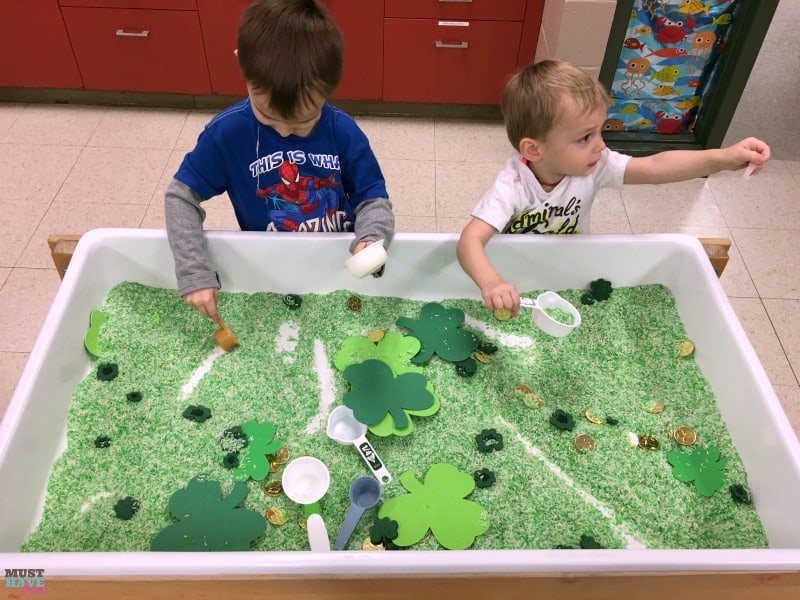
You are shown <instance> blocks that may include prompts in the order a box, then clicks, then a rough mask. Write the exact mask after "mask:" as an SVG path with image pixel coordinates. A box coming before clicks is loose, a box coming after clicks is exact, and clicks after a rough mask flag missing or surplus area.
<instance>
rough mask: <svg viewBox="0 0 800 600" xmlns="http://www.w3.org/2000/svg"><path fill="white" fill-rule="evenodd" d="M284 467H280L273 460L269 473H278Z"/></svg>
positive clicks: (270, 463)
mask: <svg viewBox="0 0 800 600" xmlns="http://www.w3.org/2000/svg"><path fill="white" fill-rule="evenodd" d="M282 466H283V465H279V464H278V463H276V462H275V461H274V460H271V461H269V472H270V473H277V472H278V471H280V470H281V467H282Z"/></svg>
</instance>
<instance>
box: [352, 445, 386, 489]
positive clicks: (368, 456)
mask: <svg viewBox="0 0 800 600" xmlns="http://www.w3.org/2000/svg"><path fill="white" fill-rule="evenodd" d="M353 445H354V446H355V447H356V450H358V453H359V454H360V455H361V458H363V459H364V462H365V463H367V466H368V467H369V470H370V471H372V474H373V475H374V476H375V478H376V479H377V480H378V481H380V482H381V485H386V484H387V483H389V482H390V481H391V480H392V476H391V475H390V474H389V470H388V469H387V468H386V467H385V466H384V464H383V462H381V459H380V457H379V456H378V453H377V452H375V449H374V448H373V447H372V445H371V444H370V443H369V441H367V438H366V437H364V436H363V435H362V436H361V437H360V438H357V439H355V440H354V441H353Z"/></svg>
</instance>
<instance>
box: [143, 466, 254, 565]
mask: <svg viewBox="0 0 800 600" xmlns="http://www.w3.org/2000/svg"><path fill="white" fill-rule="evenodd" d="M249 491H250V490H249V488H248V487H247V484H246V483H244V482H241V481H239V482H236V483H235V484H234V486H233V490H232V491H231V493H230V494H229V495H228V497H227V498H226V497H223V496H222V489H221V488H220V485H219V482H217V481H214V480H213V479H206V478H205V477H203V476H198V477H195V478H194V479H192V480H191V481H189V483H188V484H187V486H186V487H185V488H183V489H180V490H178V491H177V492H175V493H174V494H172V497H171V498H170V499H169V511H170V512H171V513H172V515H173V516H174V517H175V518H176V519H178V522H177V523H174V524H172V525H169V526H167V527H165V528H164V529H162V530H161V531H160V532H159V533H158V535H156V537H155V538H154V539H153V542H152V543H151V544H150V550H153V551H155V552H185V551H205V552H219V551H224V550H249V549H250V544H251V542H252V541H253V540H254V539H256V538H257V537H258V536H260V535H261V534H262V533H263V532H264V529H266V527H267V521H266V519H265V518H264V517H263V516H262V515H261V513H257V512H255V511H252V510H247V509H244V508H236V507H237V506H238V505H239V504H241V503H242V501H243V500H244V499H245V497H246V496H247V493H248V492H249Z"/></svg>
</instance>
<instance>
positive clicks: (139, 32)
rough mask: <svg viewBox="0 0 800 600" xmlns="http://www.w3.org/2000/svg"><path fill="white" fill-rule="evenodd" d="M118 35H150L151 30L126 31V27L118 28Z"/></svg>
mask: <svg viewBox="0 0 800 600" xmlns="http://www.w3.org/2000/svg"><path fill="white" fill-rule="evenodd" d="M117 37H150V30H149V29H144V30H142V31H125V30H124V29H117Z"/></svg>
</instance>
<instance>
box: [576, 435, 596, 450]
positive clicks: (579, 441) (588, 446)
mask: <svg viewBox="0 0 800 600" xmlns="http://www.w3.org/2000/svg"><path fill="white" fill-rule="evenodd" d="M575 447H576V448H577V449H578V450H579V451H580V452H592V451H593V450H594V440H593V439H592V436H590V435H587V434H585V433H579V434H578V435H576V436H575Z"/></svg>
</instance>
